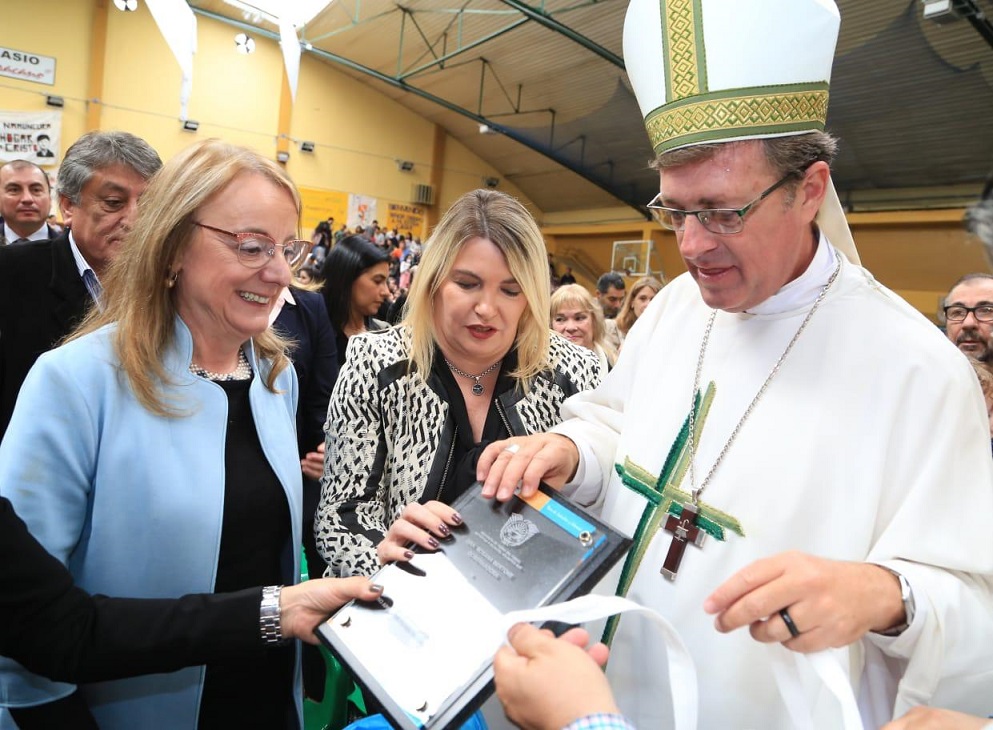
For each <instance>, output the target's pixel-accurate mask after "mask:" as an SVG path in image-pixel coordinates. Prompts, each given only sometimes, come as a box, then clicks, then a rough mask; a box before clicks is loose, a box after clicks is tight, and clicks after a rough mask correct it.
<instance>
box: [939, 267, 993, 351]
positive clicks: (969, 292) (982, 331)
mask: <svg viewBox="0 0 993 730" xmlns="http://www.w3.org/2000/svg"><path fill="white" fill-rule="evenodd" d="M939 319H940V320H943V321H944V322H945V334H946V335H948V339H949V340H951V341H952V342H953V343H954V344H955V346H956V347H958V348H959V350H961V351H962V352H963V353H965V354H966V355H968V356H969V357H974V358H975V359H977V360H979V361H980V362H985V363H991V364H993V274H982V273H975V274H966V275H965V276H963V277H962V278H961V279H959V280H958V281H957V282H955V285H954V286H952V288H951V290H950V291H949V292H948V295H947V296H946V297H945V300H944V304H943V306H942V308H941V312H939Z"/></svg>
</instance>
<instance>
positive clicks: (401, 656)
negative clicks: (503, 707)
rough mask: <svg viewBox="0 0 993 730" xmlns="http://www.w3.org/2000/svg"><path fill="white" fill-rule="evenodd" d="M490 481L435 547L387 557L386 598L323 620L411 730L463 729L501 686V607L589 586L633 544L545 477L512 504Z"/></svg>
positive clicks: (327, 633)
mask: <svg viewBox="0 0 993 730" xmlns="http://www.w3.org/2000/svg"><path fill="white" fill-rule="evenodd" d="M481 489H482V485H481V484H480V483H479V482H477V483H475V484H473V485H472V486H471V487H470V488H469V489H468V490H467V491H466V492H465V493H464V494H462V495H461V496H460V497H459V498H458V499H457V500H456V501H455V503H454V504H453V505H452V506H453V507H454V508H455V509H456V510H458V512H459V514H460V515H462V518H463V525H461V526H459V527H455V528H452V536H451V537H450V538H449V539H447V540H444V541H442V544H441V548H440V549H439V550H438V551H436V552H433V553H428V552H422V551H420V550H418V551H417V552H416V554H415V556H414V558H413V560H411V561H410V562H409V563H393V564H390V565H386V566H384V567H383V568H382V569H381V570H380V571H379V572H378V573H376V575H375V576H373V578H372V580H373V582H374V583H378V584H379V585H382V586H383V593H382V597H381V598H380V599H379V600H378V601H374V602H361V601H351V602H350V603H348V604H346V605H345V606H343V607H342V608H341V609H339V610H338V611H337V612H336V613H335V614H334V615H333V616H332V617H331V618H330V619H328V620H327V621H325V622H324V623H322V624H321V625H320V626H318V628H317V634H318V637H319V638H320V639H321V641H322V642H323V643H324V644H325V645H326V646H327V647H328V648H329V649H330V650H331V651H332V653H334V654H335V655H336V656H337V657H338V659H339V660H340V661H341V662H342V663H343V664H344V665H346V666H347V667H348V668H349V670H350V671H351V672H352V675H353V676H354V677H355V679H356V681H357V682H358V683H359V685H360V686H361V687H362V689H363V690H364V691H365V693H366V696H367V697H368V696H370V695H371V696H372V697H373V698H375V702H376V703H378V704H379V705H380V706H381V708H382V711H383V714H384V715H385V716H386V717H387V719H388V720H389V721H390V722H391V723H392V724H393V725H394V727H397V728H401V729H402V730H418V729H419V728H425V729H426V730H435V729H437V730H441V729H442V728H450V727H451V728H457V727H459V726H460V725H461V724H462V723H463V722H464V721H465V720H466V719H468V717H469V716H470V715H471V714H472V713H473V712H474V711H475V710H476V709H477V708H478V707H479V706H480V705H481V704H482V703H483V702H484V701H485V700H486V699H487V698H488V697H489V696H490V695H491V694H492V692H493V667H492V660H493V655H494V654H495V653H496V650H497V649H498V648H499V647H500V645H501V644H502V643H503V641H504V640H505V638H506V635H505V633H504V632H505V631H506V629H507V628H508V627H507V625H506V621H505V620H503V619H502V616H503V614H506V613H508V612H510V611H517V610H522V609H532V608H537V607H540V606H544V605H548V604H551V603H558V602H561V601H566V600H569V599H570V598H575V597H576V596H579V595H583V594H585V593H588V592H589V591H590V589H592V587H593V586H594V585H595V584H596V583H597V582H598V581H599V580H600V578H602V577H603V575H604V574H605V573H606V572H607V571H608V570H609V569H610V568H611V567H612V566H613V565H614V564H615V563H616V562H617V561H618V560H620V559H621V557H622V556H623V555H624V553H625V552H626V551H627V549H628V548H629V547H630V544H631V541H630V540H629V539H628V538H627V537H625V536H623V535H622V534H620V533H619V532H617V531H615V530H613V529H612V528H610V527H608V526H607V525H606V524H605V523H603V522H601V521H600V520H598V519H596V518H595V517H592V516H591V515H590V514H588V513H587V512H586V511H585V510H583V509H582V508H580V507H578V506H577V505H575V504H573V503H572V502H570V501H569V500H568V499H567V498H566V497H563V496H562V495H560V494H559V493H558V492H557V491H555V490H554V489H551V488H549V487H546V486H544V485H542V486H541V488H540V491H539V492H538V493H537V494H535V495H534V496H533V497H531V498H529V499H527V500H524V499H521V498H520V497H519V496H515V497H513V498H512V499H511V500H509V501H508V502H505V503H500V502H497V501H495V500H486V499H483V498H482V497H481V496H480V491H481Z"/></svg>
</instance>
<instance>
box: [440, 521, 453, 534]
mask: <svg viewBox="0 0 993 730" xmlns="http://www.w3.org/2000/svg"><path fill="white" fill-rule="evenodd" d="M438 532H440V533H441V534H442V535H444V536H445V537H448V536H449V535H450V534H451V532H452V531H451V530H449V529H448V525H446V524H445V523H444V522H442V523H441V527H439V528H438Z"/></svg>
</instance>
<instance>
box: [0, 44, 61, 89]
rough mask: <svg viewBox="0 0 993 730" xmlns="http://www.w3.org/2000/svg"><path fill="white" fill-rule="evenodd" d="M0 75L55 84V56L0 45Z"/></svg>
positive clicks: (50, 84)
mask: <svg viewBox="0 0 993 730" xmlns="http://www.w3.org/2000/svg"><path fill="white" fill-rule="evenodd" d="M0 76H8V77H10V78H12V79H20V80H21V81H34V82H35V83H38V84H48V85H49V86H54V85H55V58H54V57H52V56H42V55H40V54H37V53H29V52H27V51H19V50H17V49H16V48H7V47H6V46H0Z"/></svg>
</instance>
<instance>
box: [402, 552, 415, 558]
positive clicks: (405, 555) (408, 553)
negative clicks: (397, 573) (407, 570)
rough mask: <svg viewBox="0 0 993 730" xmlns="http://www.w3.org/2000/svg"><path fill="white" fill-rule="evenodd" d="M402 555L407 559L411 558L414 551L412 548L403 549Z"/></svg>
mask: <svg viewBox="0 0 993 730" xmlns="http://www.w3.org/2000/svg"><path fill="white" fill-rule="evenodd" d="M403 557H405V558H407V560H413V558H414V553H413V551H412V550H404V552H403Z"/></svg>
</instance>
